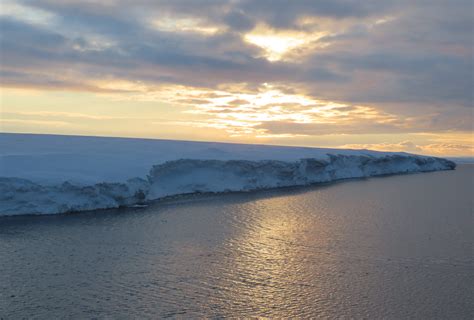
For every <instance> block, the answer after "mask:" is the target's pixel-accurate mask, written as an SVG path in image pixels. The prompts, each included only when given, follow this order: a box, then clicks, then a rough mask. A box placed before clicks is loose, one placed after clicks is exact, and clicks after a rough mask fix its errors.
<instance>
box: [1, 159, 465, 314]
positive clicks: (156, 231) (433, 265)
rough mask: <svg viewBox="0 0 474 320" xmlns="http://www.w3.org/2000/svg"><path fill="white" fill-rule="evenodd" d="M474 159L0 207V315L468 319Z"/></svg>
mask: <svg viewBox="0 0 474 320" xmlns="http://www.w3.org/2000/svg"><path fill="white" fill-rule="evenodd" d="M473 192H474V166H472V165H461V166H459V167H458V168H457V170H455V171H444V172H433V173H425V174H413V175H402V176H391V177H383V178H371V179H367V180H352V181H345V182H341V183H336V184H331V185H326V186H315V187H309V188H294V189H286V190H272V191H263V192H257V193H249V194H246V193H237V194H228V195H218V196H195V197H188V198H183V199H181V200H174V201H167V202H159V203H156V204H154V205H152V206H149V207H148V208H145V209H120V210H108V211H97V212H91V213H83V214H73V215H57V216H43V217H41V216H36V217H10V218H5V217H4V218H0V318H2V317H3V318H5V319H18V318H20V319H21V318H39V319H52V318H74V319H90V318H99V319H103V318H106V319H117V318H118V319H126V318H137V319H147V318H155V319H156V318H165V317H171V318H196V317H234V318H235V317H251V316H263V317H270V318H289V317H293V318H295V317H296V318H298V317H323V318H350V317H353V318H370V319H380V318H389V319H401V318H412V319H472V318H474V307H473V302H472V301H474V299H473V298H474V297H473V295H474V291H473V290H474V289H473V288H474V258H473V251H472V250H473V242H474V239H473V238H474V236H473V234H474V233H473V200H472V199H473V197H472V195H473Z"/></svg>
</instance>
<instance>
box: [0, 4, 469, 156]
mask: <svg viewBox="0 0 474 320" xmlns="http://www.w3.org/2000/svg"><path fill="white" fill-rule="evenodd" d="M473 10H474V8H473V2H472V0H450V1H448V0H430V1H421V0H419V1H417V0H415V1H413V0H384V1H381V0H363V1H359V0H312V1H289V0H284V1H282V0H272V1H270V0H258V1H244V0H243V1H237V0H235V1H232V0H231V1H213V0H202V1H198V0H194V1H191V0H183V1H179V0H178V1H177V0H168V1H151V0H149V1H147V0H136V1H122V0H101V1H92V0H83V1H79V0H77V1H76V0H70V1H68V0H35V1H26V0H25V1H10V0H3V1H2V2H1V4H0V13H1V15H0V21H1V48H0V49H1V50H0V59H1V60H0V61H1V69H0V78H1V86H2V89H1V119H0V131H2V132H30V133H55V134H77V135H99V136H120V137H146V138H163V139H183V140H204V141H227V142H244V143H264V144H279V145H300V146H315V147H340V148H369V149H376V150H389V151H407V152H414V153H421V154H430V155H437V156H473V152H474V137H473V120H474V114H473V89H472V88H473V60H474V56H473V47H474V43H473V36H474V32H473V12H474V11H473Z"/></svg>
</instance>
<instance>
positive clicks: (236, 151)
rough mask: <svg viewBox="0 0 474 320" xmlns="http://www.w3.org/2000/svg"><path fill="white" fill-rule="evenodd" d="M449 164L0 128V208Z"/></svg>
mask: <svg viewBox="0 0 474 320" xmlns="http://www.w3.org/2000/svg"><path fill="white" fill-rule="evenodd" d="M454 167H455V164H454V163H453V162H451V161H448V160H445V159H441V158H434V157H423V156H418V155H411V154H407V153H387V152H376V151H369V150H346V149H322V148H302V147H280V146H265V145H245V144H225V143H212V142H188V141H172V140H151V139H125V138H103V137H100V138H99V137H79V136H57V135H32V134H0V215H18V214H54V213H65V212H72V211H83V210H93V209H102V208H114V207H119V206H129V205H134V204H139V203H144V202H147V201H151V200H155V199H159V198H163V197H166V196H173V195H179V194H186V193H196V192H228V191H252V190H257V189H265V188H274V187H282V186H298V185H307V184H312V183H318V182H329V181H334V180H340V179H346V178H360V177H369V176H376V175H384V174H396V173H406V172H425V171H436V170H448V169H454Z"/></svg>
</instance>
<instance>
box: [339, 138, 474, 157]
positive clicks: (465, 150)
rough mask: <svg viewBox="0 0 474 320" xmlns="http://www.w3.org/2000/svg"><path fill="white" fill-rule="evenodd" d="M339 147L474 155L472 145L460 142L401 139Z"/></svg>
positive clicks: (440, 154) (430, 153)
mask: <svg viewBox="0 0 474 320" xmlns="http://www.w3.org/2000/svg"><path fill="white" fill-rule="evenodd" d="M341 148H349V149H370V150H379V151H394V152H398V151H406V152H413V153H421V154H427V155H439V156H446V155H448V156H460V155H463V156H465V155H474V146H472V145H469V144H460V143H432V144H424V145H417V144H415V143H413V142H411V141H402V142H399V143H372V144H346V145H343V146H341Z"/></svg>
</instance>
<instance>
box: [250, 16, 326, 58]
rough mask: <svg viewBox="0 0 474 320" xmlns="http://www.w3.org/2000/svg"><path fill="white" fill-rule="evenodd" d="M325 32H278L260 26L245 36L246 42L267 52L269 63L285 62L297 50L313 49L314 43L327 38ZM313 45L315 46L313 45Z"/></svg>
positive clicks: (266, 56)
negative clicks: (289, 54) (286, 57)
mask: <svg viewBox="0 0 474 320" xmlns="http://www.w3.org/2000/svg"><path fill="white" fill-rule="evenodd" d="M325 35H326V33H325V32H315V31H313V32H297V31H277V30H274V29H271V28H269V27H267V26H265V25H259V26H257V27H256V28H255V29H254V30H252V31H251V32H250V33H247V34H246V35H245V36H244V40H245V41H247V42H248V43H251V44H254V45H256V46H258V47H260V48H262V49H263V50H264V51H265V55H264V56H265V58H266V59H267V60H268V61H278V60H283V59H284V58H285V56H286V55H287V54H288V53H290V52H291V51H293V50H295V49H300V48H304V47H313V44H314V42H316V41H317V40H318V39H320V38H322V37H323V36H325ZM312 43H313V44H312Z"/></svg>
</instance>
